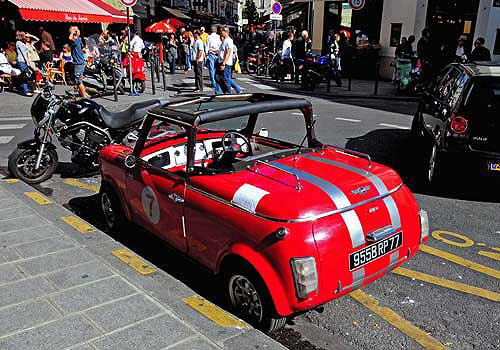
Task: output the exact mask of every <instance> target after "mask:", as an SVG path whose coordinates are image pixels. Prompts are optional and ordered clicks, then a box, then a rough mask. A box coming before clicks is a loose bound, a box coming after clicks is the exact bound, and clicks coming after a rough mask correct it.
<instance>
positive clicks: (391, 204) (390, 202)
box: [302, 154, 401, 229]
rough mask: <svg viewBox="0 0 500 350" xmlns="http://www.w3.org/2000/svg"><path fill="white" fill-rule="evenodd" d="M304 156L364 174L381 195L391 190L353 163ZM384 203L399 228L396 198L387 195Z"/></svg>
mask: <svg viewBox="0 0 500 350" xmlns="http://www.w3.org/2000/svg"><path fill="white" fill-rule="evenodd" d="M302 157H303V158H307V159H311V160H314V161H317V162H321V163H325V164H328V165H332V166H335V167H338V168H342V169H344V170H347V171H350V172H352V173H356V174H358V175H361V176H364V177H365V178H367V179H368V180H369V181H370V182H371V183H372V184H373V186H375V188H376V189H377V191H378V193H379V195H382V194H384V193H387V192H389V191H388V189H387V186H386V185H385V184H384V182H383V181H382V180H381V179H380V178H379V177H378V176H377V175H375V174H373V173H370V172H368V171H366V170H363V169H360V168H356V167H355V166H352V165H348V164H344V163H340V162H336V161H334V160H330V159H324V158H320V157H316V156H311V155H307V154H306V155H303V156H302ZM384 203H385V205H386V207H387V210H388V211H389V216H390V217H391V224H392V227H393V228H395V229H399V228H400V227H401V217H400V216H399V210H398V206H397V205H396V202H395V201H394V199H393V198H392V197H391V196H387V197H386V198H384Z"/></svg>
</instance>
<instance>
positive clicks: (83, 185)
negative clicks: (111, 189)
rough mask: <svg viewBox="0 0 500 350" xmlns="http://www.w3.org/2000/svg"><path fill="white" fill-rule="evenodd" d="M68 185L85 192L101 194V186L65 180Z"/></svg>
mask: <svg viewBox="0 0 500 350" xmlns="http://www.w3.org/2000/svg"><path fill="white" fill-rule="evenodd" d="M63 182H64V183H65V184H66V185H70V186H74V187H78V188H82V189H84V190H89V191H92V192H99V186H96V185H89V184H86V183H84V182H81V181H78V180H75V179H64V181H63Z"/></svg>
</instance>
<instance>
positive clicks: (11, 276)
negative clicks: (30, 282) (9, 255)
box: [0, 263, 26, 285]
mask: <svg viewBox="0 0 500 350" xmlns="http://www.w3.org/2000/svg"><path fill="white" fill-rule="evenodd" d="M25 277H26V276H24V274H22V273H21V272H20V271H19V270H18V269H17V268H16V265H15V264H14V263H11V264H5V265H0V285H2V284H4V283H9V282H14V281H17V280H20V279H23V278H25Z"/></svg>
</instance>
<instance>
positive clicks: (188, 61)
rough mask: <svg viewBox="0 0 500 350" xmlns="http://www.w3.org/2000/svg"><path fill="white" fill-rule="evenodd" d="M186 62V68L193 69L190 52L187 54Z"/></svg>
mask: <svg viewBox="0 0 500 350" xmlns="http://www.w3.org/2000/svg"><path fill="white" fill-rule="evenodd" d="M184 62H185V65H186V69H185V70H189V69H191V55H190V54H186V57H185V61H184Z"/></svg>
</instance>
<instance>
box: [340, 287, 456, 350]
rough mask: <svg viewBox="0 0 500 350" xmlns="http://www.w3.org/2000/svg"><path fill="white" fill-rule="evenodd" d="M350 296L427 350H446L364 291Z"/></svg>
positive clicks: (358, 291)
mask: <svg viewBox="0 0 500 350" xmlns="http://www.w3.org/2000/svg"><path fill="white" fill-rule="evenodd" d="M349 295H350V296H351V297H352V298H353V299H354V300H356V301H357V302H358V303H360V304H362V305H364V306H365V307H367V308H368V309H370V310H372V311H373V312H375V313H376V314H377V315H379V316H380V317H382V318H383V319H384V320H386V321H387V322H389V323H390V324H391V325H393V326H394V327H396V328H397V329H399V330H400V331H401V332H403V333H405V334H406V335H407V336H409V337H411V338H412V339H414V340H415V341H416V342H417V343H419V344H420V345H422V346H423V347H424V348H426V349H446V348H445V347H444V345H443V344H441V343H440V342H439V341H437V340H436V339H434V338H433V337H431V336H430V335H429V334H427V333H426V332H424V331H423V330H421V329H420V328H418V327H415V326H414V325H413V324H411V322H409V321H407V320H405V319H404V318H403V317H401V316H400V315H398V314H397V313H395V312H394V311H393V310H391V309H389V308H388V307H383V306H380V305H379V302H378V300H376V299H375V298H373V297H371V296H369V295H368V294H366V293H365V292H363V291H362V290H360V289H358V290H355V291H354V292H351V293H349Z"/></svg>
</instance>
